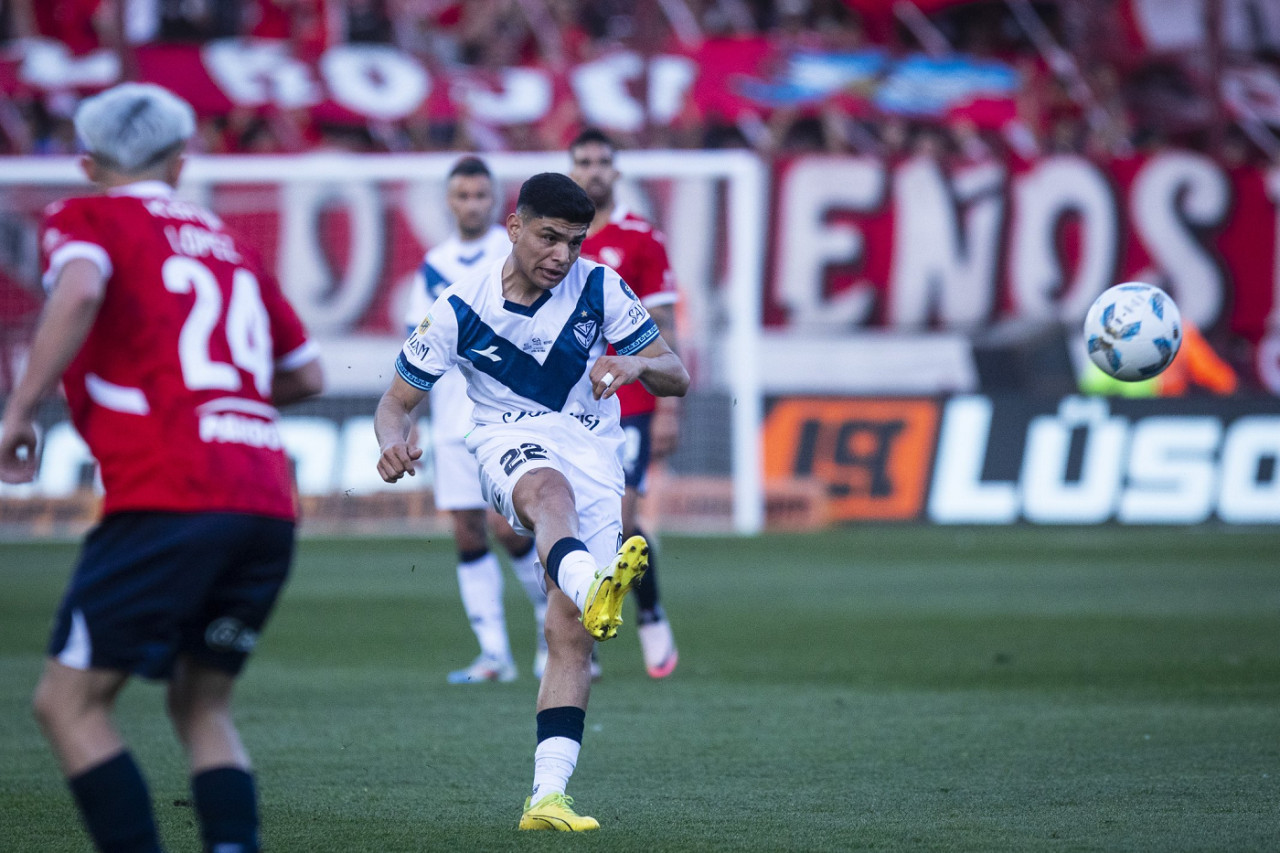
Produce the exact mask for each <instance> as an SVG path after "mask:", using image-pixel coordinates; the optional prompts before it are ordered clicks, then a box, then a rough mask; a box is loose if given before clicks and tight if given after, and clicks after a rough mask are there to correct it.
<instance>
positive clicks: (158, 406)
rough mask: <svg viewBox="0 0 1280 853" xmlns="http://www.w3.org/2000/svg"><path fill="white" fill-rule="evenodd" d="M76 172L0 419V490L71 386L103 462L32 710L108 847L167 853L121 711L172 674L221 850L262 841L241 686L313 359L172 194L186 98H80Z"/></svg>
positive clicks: (28, 467) (244, 251) (275, 578)
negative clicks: (97, 514)
mask: <svg viewBox="0 0 1280 853" xmlns="http://www.w3.org/2000/svg"><path fill="white" fill-rule="evenodd" d="M75 125H76V132H77V134H78V136H79V137H80V141H81V143H82V144H83V146H84V148H85V150H86V152H87V154H86V155H85V157H84V159H83V166H84V169H85V172H86V174H87V175H88V176H89V178H90V179H91V180H92V181H93V182H94V183H95V184H97V185H98V187H99V188H100V189H101V190H103V191H104V192H103V193H102V194H101V195H98V196H93V197H85V198H73V199H70V200H68V201H65V202H62V203H60V204H56V205H54V206H53V207H51V208H50V210H49V211H48V215H47V221H46V223H45V229H44V234H43V249H44V254H45V257H46V272H45V277H44V284H45V287H46V289H47V290H48V293H49V296H48V300H47V302H46V304H45V308H44V313H43V315H42V317H41V320H40V324H39V326H38V328H37V330H36V336H35V340H34V342H33V344H32V347H31V355H30V360H29V363H28V365H27V370H26V373H25V375H24V376H23V378H22V380H21V381H20V382H19V384H18V386H17V388H16V389H15V390H14V392H13V394H12V395H11V396H10V397H9V400H8V403H7V405H6V407H5V412H4V420H3V423H2V424H0V479H3V480H4V481H5V482H11V483H16V482H26V481H29V480H31V479H32V478H33V476H34V474H35V471H36V465H37V456H36V451H37V446H36V431H35V426H34V422H33V419H34V415H35V411H36V407H37V404H38V403H39V401H40V399H41V398H42V397H44V396H45V395H46V394H48V393H49V392H50V391H52V390H53V387H54V385H55V384H56V382H57V381H58V378H59V377H61V378H62V381H63V387H64V390H65V393H66V397H67V404H68V407H69V408H70V413H71V419H72V421H73V423H74V424H75V427H76V429H77V430H78V431H79V432H80V434H81V435H82V436H83V437H84V439H85V441H86V443H87V444H88V445H89V449H90V450H91V451H92V453H93V455H94V457H95V458H96V459H97V461H98V465H99V468H100V471H101V475H102V483H103V486H104V487H105V497H104V499H103V519H102V521H101V522H100V524H99V525H98V526H97V527H96V528H95V529H94V530H93V531H92V532H91V533H90V534H89V535H88V537H87V538H86V540H85V543H84V547H83V549H82V551H81V554H80V559H79V562H78V564H77V566H76V569H75V572H74V574H73V576H72V578H71V581H70V584H69V586H68V588H67V591H66V593H65V595H64V598H63V600H62V603H61V605H60V606H59V609H58V614H57V619H56V621H55V624H54V629H53V633H52V636H51V638H50V643H49V650H48V654H49V656H48V658H47V660H46V663H45V669H44V672H43V674H42V675H41V678H40V683H39V685H38V686H37V688H36V695H35V703H34V704H35V712H36V717H37V719H38V720H39V722H40V725H41V728H42V730H43V731H44V734H45V736H46V737H47V738H48V739H49V742H50V743H51V744H52V746H53V749H54V752H55V753H56V754H57V757H58V760H59V762H60V764H61V767H62V770H63V772H64V774H65V775H66V777H67V780H68V784H69V786H70V788H71V791H72V793H73V795H74V797H75V800H76V803H77V805H78V806H79V808H80V813H81V816H82V817H83V818H84V822H85V825H86V828H87V829H88V831H89V833H90V834H91V835H92V836H93V840H94V842H95V843H96V844H97V846H98V847H99V848H100V849H102V850H129V851H150V850H159V849H160V843H159V839H158V837H157V833H156V827H155V821H154V818H153V814H152V810H151V803H150V799H149V795H148V793H147V787H146V783H145V782H144V780H143V778H142V775H141V773H140V772H139V770H138V767H137V765H136V764H135V763H134V761H133V758H132V757H131V755H130V753H129V751H128V749H127V748H126V746H125V744H124V742H123V741H122V739H121V737H120V734H119V733H118V732H117V730H116V728H115V726H114V724H113V722H112V719H111V712H112V710H113V708H114V704H115V699H116V696H117V694H118V693H119V691H120V689H121V688H122V687H123V686H124V684H125V682H126V681H127V680H128V679H129V677H130V676H131V675H141V676H143V677H147V678H163V679H167V680H168V696H167V699H168V710H169V715H170V717H171V719H172V721H173V725H174V729H175V731H176V732H177V735H178V739H179V740H180V741H181V743H182V745H183V748H184V749H185V751H186V753H187V756H188V759H189V762H190V771H191V786H192V793H193V794H194V805H195V811H196V816H197V818H198V820H199V822H200V828H201V833H202V835H203V840H204V846H205V849H206V850H215V849H216V850H217V851H219V853H239V851H254V850H257V849H258V815H257V794H256V791H255V787H254V782H253V777H252V775H251V773H250V766H249V758H248V755H247V754H246V752H245V749H244V746H243V745H242V744H241V742H240V738H239V735H238V733H237V732H236V729H235V725H234V723H233V721H232V717H231V696H232V689H233V686H234V683H235V678H236V676H237V674H238V673H239V671H240V669H241V667H243V665H244V663H245V660H246V658H247V657H248V655H249V652H250V651H251V650H252V648H253V646H254V643H255V642H256V640H257V637H258V633H259V632H260V631H261V630H262V627H263V625H264V623H265V622H266V620H267V617H268V615H269V614H270V612H271V609H272V607H273V605H274V603H275V600H276V597H277V595H278V594H279V592H280V589H281V588H282V586H283V584H284V582H285V578H286V576H287V575H288V572H289V566H290V562H291V560H292V556H293V542H294V519H295V511H294V505H293V496H292V485H291V480H290V472H289V463H288V459H287V458H286V456H285V454H284V451H283V450H282V449H281V445H280V434H279V432H278V430H277V427H276V410H275V406H278V405H281V404H284V403H289V402H293V401H296V400H299V399H302V398H304V397H307V396H310V395H312V394H316V393H319V391H320V389H321V385H322V382H323V379H322V375H321V370H320V366H319V362H318V361H317V360H316V355H317V352H316V350H315V348H314V345H313V344H311V343H310V342H309V341H308V340H307V337H306V333H305V331H304V329H303V327H302V324H301V323H300V322H299V320H298V317H297V315H296V314H295V313H294V312H293V309H292V308H290V307H289V304H288V303H287V302H286V301H285V299H284V297H283V296H282V294H281V293H280V289H279V286H278V285H277V284H276V282H275V281H274V280H273V279H272V278H270V277H269V276H268V275H266V273H265V271H264V270H263V267H262V266H261V263H260V262H259V261H258V260H257V259H256V258H255V256H254V255H253V254H252V253H251V252H250V251H249V249H248V247H246V246H245V245H244V244H243V243H241V242H240V241H239V240H238V239H237V238H236V237H235V236H233V235H232V234H230V233H228V232H227V231H226V230H224V228H223V227H222V223H221V222H220V221H219V220H218V218H217V217H216V216H215V215H214V214H213V213H211V212H209V211H208V210H206V209H204V208H202V207H199V206H197V205H194V204H189V203H186V202H182V201H178V200H176V199H174V197H173V187H174V185H175V184H176V182H177V179H178V174H179V172H180V171H181V168H182V150H183V147H184V144H185V142H186V140H187V139H188V138H190V136H191V134H192V133H193V132H194V129H195V118H194V115H193V113H192V111H191V108H190V106H189V105H187V104H186V102H184V101H182V100H180V99H179V98H177V97H175V96H174V95H172V94H170V93H169V92H168V91H166V90H164V89H162V88H160V87H158V86H153V85H139V84H124V85H121V86H117V87H115V88H113V89H110V90H108V91H106V92H104V93H102V94H101V95H98V96H96V97H93V98H90V99H89V100H87V101H85V102H84V103H83V104H82V105H81V107H80V109H79V110H78V111H77V113H76V119H75Z"/></svg>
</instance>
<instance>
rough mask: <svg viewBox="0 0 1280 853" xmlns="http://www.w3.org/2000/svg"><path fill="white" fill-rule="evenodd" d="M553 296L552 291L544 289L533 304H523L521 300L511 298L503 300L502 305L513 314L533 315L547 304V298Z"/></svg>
mask: <svg viewBox="0 0 1280 853" xmlns="http://www.w3.org/2000/svg"><path fill="white" fill-rule="evenodd" d="M550 298H551V291H550V290H544V291H542V295H541V296H539V297H538V298H537V299H535V300H533V304H532V305H521V304H520V303H519V302H512V301H511V300H509V299H504V300H502V307H503V308H504V309H506V310H507V311H510V312H511V313H512V314H523V315H524V316H526V317H532V316H533V315H534V314H537V313H538V309H539V308H541V307H542V306H543V305H546V304H547V300H548V299H550Z"/></svg>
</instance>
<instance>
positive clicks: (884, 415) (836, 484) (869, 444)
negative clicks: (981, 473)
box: [764, 397, 938, 521]
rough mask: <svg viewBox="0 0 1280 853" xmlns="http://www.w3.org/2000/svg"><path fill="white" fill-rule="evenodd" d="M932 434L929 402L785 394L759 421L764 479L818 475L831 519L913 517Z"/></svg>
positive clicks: (933, 411)
mask: <svg viewBox="0 0 1280 853" xmlns="http://www.w3.org/2000/svg"><path fill="white" fill-rule="evenodd" d="M937 434H938V406H937V404H936V403H935V402H934V401H933V400H900V399H833V398H811V397H789V398H784V399H782V400H780V401H778V402H777V403H776V404H775V405H774V406H773V408H772V409H771V410H770V411H769V416H768V417H767V418H766V419H765V424H764V457H765V465H764V471H765V479H766V481H767V480H775V481H776V480H784V479H785V480H794V479H816V480H818V481H819V482H821V483H822V484H823V486H824V488H825V489H826V493H827V499H828V509H829V511H830V518H831V520H832V521H861V520H880V521H909V520H912V519H917V518H919V517H920V516H921V513H922V511H923V509H924V500H925V491H926V489H927V488H928V482H929V471H930V468H931V466H932V463H933V450H934V445H935V442H936V440H937Z"/></svg>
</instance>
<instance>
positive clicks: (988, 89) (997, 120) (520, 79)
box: [0, 37, 1020, 132]
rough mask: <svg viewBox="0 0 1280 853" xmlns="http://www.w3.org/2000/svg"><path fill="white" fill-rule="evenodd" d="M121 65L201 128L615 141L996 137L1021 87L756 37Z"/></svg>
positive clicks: (272, 53) (143, 57)
mask: <svg viewBox="0 0 1280 853" xmlns="http://www.w3.org/2000/svg"><path fill="white" fill-rule="evenodd" d="M133 54H134V62H135V65H136V68H137V77H138V79H140V80H142V81H146V82H154V83H159V84H161V85H164V86H167V87H169V88H171V89H173V90H174V91H175V92H177V93H178V94H179V95H182V96H183V97H184V98H186V99H187V100H189V101H190V102H191V103H192V105H193V106H194V107H195V109H196V111H197V112H199V113H200V114H202V115H222V114H225V113H227V112H230V111H231V110H233V109H236V108H248V109H254V110H257V109H268V110H305V111H307V112H309V113H310V114H311V116H312V117H313V118H315V119H317V120H319V121H325V122H338V123H343V122H346V123H364V122H367V121H370V120H375V121H398V120H404V119H413V118H417V117H433V118H439V117H450V116H463V115H465V116H467V117H468V118H470V119H471V120H473V121H476V122H479V123H480V124H485V125H490V126H493V127H496V128H502V127H509V126H513V125H528V124H537V123H538V122H542V121H544V120H548V119H551V118H553V117H554V116H557V115H562V114H564V113H565V111H566V110H570V111H572V110H576V111H577V114H578V115H580V116H581V117H582V123H586V124H593V125H598V126H601V127H604V128H608V129H610V130H615V131H623V132H627V131H635V130H639V129H640V128H641V127H643V126H644V125H645V124H646V123H648V124H650V125H656V126H668V125H672V124H675V123H677V122H679V121H681V120H682V119H685V118H688V117H691V116H712V117H719V118H723V119H730V120H732V119H735V118H737V117H739V116H741V115H742V114H744V113H747V112H752V113H756V114H759V115H767V114H768V113H770V112H771V111H773V110H774V109H777V108H780V107H785V108H788V109H800V110H807V109H813V108H816V107H818V106H820V105H823V104H830V103H838V104H839V105H840V106H842V107H843V108H845V109H847V110H850V111H852V112H858V113H875V114H885V115H888V114H898V115H910V116H916V117H923V118H930V117H932V118H936V119H945V118H947V117H949V116H951V115H954V114H956V113H965V114H966V115H969V117H970V118H972V119H974V120H975V121H977V122H978V123H979V124H984V125H989V126H999V125H1001V124H1003V123H1004V122H1005V121H1007V120H1008V119H1009V118H1010V117H1011V116H1012V115H1013V113H1014V110H1015V103H1016V99H1015V96H1016V94H1017V91H1018V88H1019V85H1020V77H1019V75H1018V73H1017V72H1016V71H1015V70H1014V69H1013V68H1012V66H1009V65H1007V64H1005V63H1003V62H1000V61H995V60H979V59H974V58H966V57H963V56H952V57H948V58H945V59H932V58H930V57H926V56H923V55H908V56H905V57H897V56H892V55H890V54H888V53H887V52H885V51H882V50H879V49H876V48H869V49H865V50H859V51H852V52H828V51H821V50H811V49H792V48H789V47H784V46H782V45H780V44H779V43H778V42H776V41H772V40H770V39H767V38H763V37H752V38H725V39H711V40H708V41H706V42H704V43H703V44H701V45H700V46H698V47H697V48H693V49H690V50H683V49H679V50H672V51H669V52H658V53H655V54H653V55H650V56H641V55H640V54H638V53H634V52H630V51H614V52H610V53H605V54H603V55H602V56H599V57H597V58H594V59H591V60H589V61H586V62H580V63H577V64H573V65H570V66H568V67H566V68H558V67H553V66H551V65H549V64H535V65H523V66H509V67H504V68H497V69H480V68H475V67H471V66H455V67H449V68H438V67H428V65H427V64H426V63H424V62H423V61H422V60H420V59H419V58H418V57H417V56H415V55H413V54H411V53H408V52H406V51H402V50H399V49H397V48H394V47H392V46H390V45H379V44H364V43H361V44H342V45H336V46H334V47H331V48H329V49H328V50H326V51H324V53H323V54H321V55H320V57H319V58H318V59H317V60H315V61H308V60H306V59H304V58H301V57H299V56H297V55H295V54H293V53H292V52H290V50H289V47H288V45H287V43H286V42H281V41H269V40H255V39H223V40H218V41H213V42H209V43H207V44H204V45H192V44H153V45H143V46H140V47H138V48H136V49H135V50H134V51H133ZM120 79H122V78H121V67H120V61H119V57H118V56H116V54H114V53H112V52H110V51H105V50H100V51H96V52H93V53H89V54H84V55H79V56H77V55H73V54H72V53H71V51H70V50H68V49H67V47H66V46H65V45H62V44H59V43H57V42H51V41H41V40H32V41H28V42H23V43H22V44H21V47H20V49H19V52H17V53H14V54H10V55H2V56H0V91H3V92H4V93H5V94H8V95H10V96H17V95H21V94H32V93H35V94H44V95H47V94H49V93H54V92H59V91H64V90H75V91H81V92H89V91H94V90H97V89H102V88H105V87H107V86H110V85H112V84H114V83H116V82H119V81H120ZM993 105H994V107H995V108H994V109H992V107H993Z"/></svg>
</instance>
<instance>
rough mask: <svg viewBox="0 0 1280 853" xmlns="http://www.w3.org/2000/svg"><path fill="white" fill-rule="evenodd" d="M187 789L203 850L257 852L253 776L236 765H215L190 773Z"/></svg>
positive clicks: (256, 804) (255, 795)
mask: <svg viewBox="0 0 1280 853" xmlns="http://www.w3.org/2000/svg"><path fill="white" fill-rule="evenodd" d="M191 793H192V796H193V798H194V800H195V807H196V817H197V818H198V819H199V820H200V835H201V837H203V838H204V849H205V850H209V851H212V850H216V851H218V853H257V851H258V794H257V791H256V789H255V788H254V784H253V776H252V775H251V774H249V773H248V772H247V771H245V770H242V769H240V768H239V767H218V768H216V769H214V770H205V771H203V772H201V773H197V774H196V775H195V776H193V777H191Z"/></svg>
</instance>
